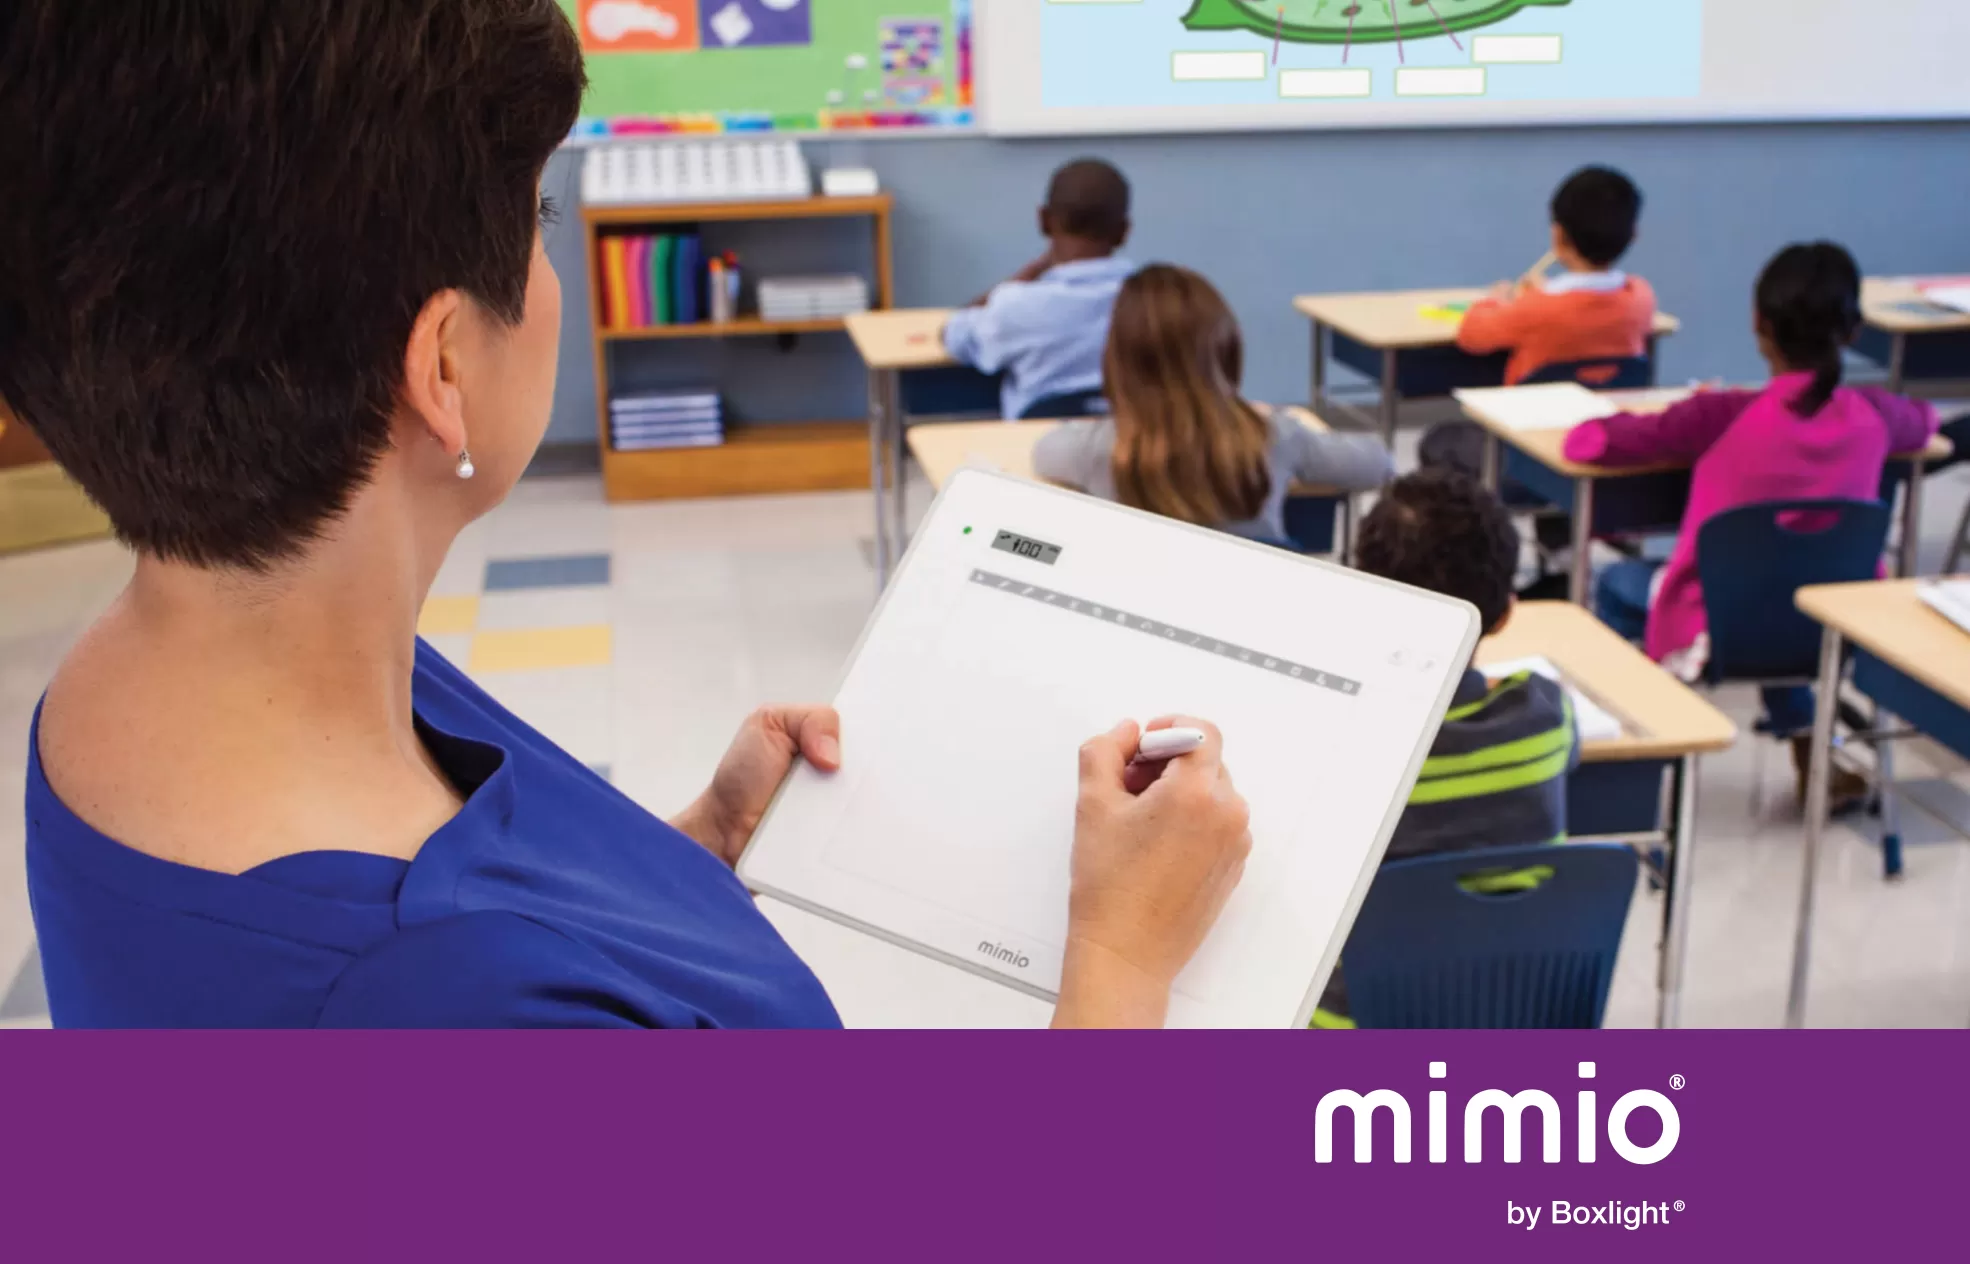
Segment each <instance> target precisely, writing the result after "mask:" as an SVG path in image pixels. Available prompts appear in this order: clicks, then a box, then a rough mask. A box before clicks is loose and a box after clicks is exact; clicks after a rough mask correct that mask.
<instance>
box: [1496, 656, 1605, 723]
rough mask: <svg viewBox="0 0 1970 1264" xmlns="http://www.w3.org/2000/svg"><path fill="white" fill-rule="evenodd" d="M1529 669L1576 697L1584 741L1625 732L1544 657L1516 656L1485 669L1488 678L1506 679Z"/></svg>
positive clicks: (1576, 713) (1575, 709)
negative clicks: (1561, 686) (1507, 661)
mask: <svg viewBox="0 0 1970 1264" xmlns="http://www.w3.org/2000/svg"><path fill="white" fill-rule="evenodd" d="M1527 671H1529V672H1531V673H1532V674H1533V675H1535V676H1544V677H1545V678H1546V679H1548V680H1550V681H1553V682H1554V683H1555V684H1560V685H1565V686H1566V693H1567V697H1569V698H1571V699H1573V724H1574V727H1575V728H1577V729H1578V730H1580V740H1581V741H1583V742H1612V741H1617V740H1619V739H1620V737H1621V736H1622V732H1623V729H1622V726H1621V721H1620V720H1619V719H1617V718H1616V717H1615V716H1614V714H1613V713H1612V712H1610V711H1607V710H1606V709H1604V708H1603V707H1602V706H1601V705H1600V704H1599V703H1598V702H1595V701H1594V700H1593V699H1592V698H1589V697H1588V696H1587V695H1586V694H1584V693H1581V692H1580V691H1579V690H1578V689H1576V688H1574V687H1573V685H1572V684H1570V683H1569V682H1568V681H1567V678H1566V677H1565V676H1563V675H1561V674H1560V669H1559V668H1557V667H1555V666H1553V661H1552V660H1551V659H1549V658H1546V657H1543V656H1539V657H1534V658H1516V659H1513V660H1512V661H1511V662H1509V663H1491V664H1488V665H1486V666H1485V668H1484V674H1485V677H1486V678H1487V679H1489V680H1503V679H1504V678H1505V677H1507V676H1516V675H1518V674H1519V673H1520V672H1527Z"/></svg>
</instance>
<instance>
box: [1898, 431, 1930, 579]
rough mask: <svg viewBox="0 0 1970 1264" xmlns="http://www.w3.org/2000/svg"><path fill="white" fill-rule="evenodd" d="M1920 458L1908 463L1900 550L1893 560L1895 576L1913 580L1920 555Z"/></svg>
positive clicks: (1903, 494) (1921, 463) (1921, 464)
mask: <svg viewBox="0 0 1970 1264" xmlns="http://www.w3.org/2000/svg"><path fill="white" fill-rule="evenodd" d="M1925 464H1927V462H1925V461H1923V459H1922V458H1921V457H1917V458H1915V460H1913V461H1911V462H1909V466H1908V486H1906V487H1904V488H1902V548H1901V553H1900V555H1899V556H1898V557H1897V558H1896V559H1895V575H1896V577H1897V578H1899V579H1913V578H1915V576H1916V574H1917V573H1918V572H1917V571H1916V567H1917V566H1919V565H1921V554H1922V467H1923V466H1924V465H1925Z"/></svg>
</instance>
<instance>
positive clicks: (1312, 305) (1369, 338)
mask: <svg viewBox="0 0 1970 1264" xmlns="http://www.w3.org/2000/svg"><path fill="white" fill-rule="evenodd" d="M1486 293H1487V291H1485V290H1474V289H1450V290H1387V291H1384V292H1382V293H1371V294H1303V295H1301V296H1300V297H1299V298H1296V299H1294V300H1293V309H1294V310H1295V311H1297V312H1299V313H1300V315H1302V316H1305V317H1307V318H1308V319H1309V320H1317V321H1319V322H1320V323H1321V324H1323V325H1327V326H1330V327H1332V328H1334V329H1338V330H1339V331H1340V332H1342V333H1344V334H1346V335H1347V336H1348V337H1350V338H1353V339H1355V340H1356V341H1358V342H1364V343H1367V344H1368V345H1369V346H1371V347H1381V348H1384V349H1387V348H1394V349H1396V350H1405V349H1409V348H1415V347H1447V346H1450V345H1452V344H1454V343H1455V342H1456V341H1457V325H1456V323H1454V322H1452V321H1448V320H1432V319H1431V318H1430V317H1428V316H1425V315H1423V309H1424V308H1426V307H1441V306H1443V305H1445V304H1447V303H1475V302H1477V301H1478V300H1479V299H1481V298H1483V297H1484V296H1485V294H1486ZM1682 327H1683V323H1682V322H1681V321H1679V320H1677V319H1676V318H1675V317H1674V316H1670V315H1667V314H1666V313H1663V312H1657V313H1656V314H1655V332H1656V333H1657V334H1658V335H1668V334H1673V333H1676V332H1677V331H1678V330H1680V329H1682Z"/></svg>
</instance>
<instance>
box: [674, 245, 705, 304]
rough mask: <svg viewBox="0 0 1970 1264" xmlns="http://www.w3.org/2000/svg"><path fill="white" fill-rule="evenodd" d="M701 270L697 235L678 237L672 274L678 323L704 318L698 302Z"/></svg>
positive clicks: (702, 256)
mask: <svg viewBox="0 0 1970 1264" xmlns="http://www.w3.org/2000/svg"><path fill="white" fill-rule="evenodd" d="M703 271H704V247H703V246H702V245H700V244H699V240H698V238H697V236H696V235H687V236H684V237H679V238H678V239H677V257H676V268H675V270H674V271H673V273H672V276H673V278H674V281H675V284H676V287H677V291H676V298H675V308H674V310H675V312H676V316H677V323H678V324H680V325H695V324H697V323H698V322H699V321H702V320H703V319H704V313H703V311H702V310H701V309H700V305H699V302H698V277H699V274H700V273H702V272H703Z"/></svg>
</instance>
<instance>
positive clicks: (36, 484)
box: [0, 461, 109, 553]
mask: <svg viewBox="0 0 1970 1264" xmlns="http://www.w3.org/2000/svg"><path fill="white" fill-rule="evenodd" d="M108 534H109V519H108V518H106V517H104V516H103V511H102V510H100V509H98V508H96V506H95V505H94V504H92V503H91V502H90V500H89V497H88V496H87V495H85V494H84V493H83V491H82V489H81V488H80V487H77V486H76V485H75V484H74V482H72V481H71V480H70V479H69V477H68V475H66V474H64V473H62V469H61V467H60V466H59V465H56V464H54V463H53V462H52V461H49V462H44V463H42V464H40V465H23V466H19V467H17V468H15V469H11V470H4V471H0V553H12V552H14V551H16V550H21V549H38V548H41V547H43V546H46V545H50V544H67V543H68V542H70V541H71V540H91V539H96V538H99V537H101V536H106V535H108Z"/></svg>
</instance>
